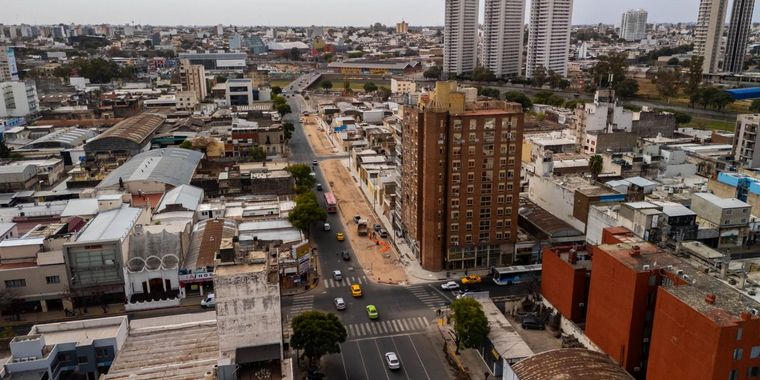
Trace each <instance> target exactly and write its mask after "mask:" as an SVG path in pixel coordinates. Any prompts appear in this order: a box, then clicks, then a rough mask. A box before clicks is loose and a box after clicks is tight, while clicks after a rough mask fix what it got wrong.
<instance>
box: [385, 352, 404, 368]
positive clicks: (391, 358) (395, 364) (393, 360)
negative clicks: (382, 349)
mask: <svg viewBox="0 0 760 380" xmlns="http://www.w3.org/2000/svg"><path fill="white" fill-rule="evenodd" d="M385 363H386V364H388V369H399V368H401V361H399V360H398V356H397V355H396V353H395V352H386V353H385Z"/></svg>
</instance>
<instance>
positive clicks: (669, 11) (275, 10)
mask: <svg viewBox="0 0 760 380" xmlns="http://www.w3.org/2000/svg"><path fill="white" fill-rule="evenodd" d="M594 3H595V1H594V0H575V1H574V5H573V20H572V23H573V24H574V25H579V24H596V23H600V22H601V23H605V24H615V25H618V24H619V23H620V15H621V14H622V13H623V12H625V11H626V10H628V9H633V8H644V9H645V10H647V11H648V12H649V22H650V23H665V22H696V19H697V12H698V9H699V1H698V0H673V1H668V2H658V1H654V0H636V1H624V0H610V1H608V2H607V3H608V6H605V7H598V6H594ZM67 4H68V6H67V7H65V8H64V9H61V6H60V3H59V2H56V1H53V0H34V1H28V2H22V1H10V2H9V3H8V4H4V12H2V14H0V23H3V24H17V23H27V24H54V23H56V24H57V23H79V24H101V23H110V24H125V23H130V22H134V23H136V24H146V25H215V24H220V23H221V24H224V25H229V24H234V25H263V26H297V25H303V26H305V25H335V26H343V25H353V26H366V25H370V24H372V23H375V22H381V23H384V24H386V25H389V26H392V25H395V23H396V22H398V21H401V20H402V19H403V20H406V21H407V22H409V24H410V25H415V26H418V25H426V26H443V22H444V14H443V13H444V12H443V10H444V7H443V0H419V1H415V2H413V3H411V4H410V3H409V2H405V1H403V0H387V1H384V2H382V3H379V2H371V1H360V2H356V1H354V2H351V4H352V5H351V6H347V2H346V1H345V0H323V1H321V2H319V3H316V2H314V3H312V2H305V1H303V0H281V1H279V2H263V1H243V0H221V1H219V2H217V4H220V5H225V6H222V7H221V8H219V9H236V10H237V11H235V12H216V13H209V12H207V10H206V8H207V6H208V4H206V3H203V2H201V1H198V0H189V1H181V0H167V1H161V2H148V1H146V0H133V1H131V2H123V3H110V2H109V3H105V2H93V1H91V0H71V1H69V2H68V3H67ZM529 6H530V0H527V2H526V7H529ZM293 7H298V9H302V10H304V12H298V14H294V13H293V12H292V9H294V8H293ZM759 7H760V4H755V7H754V11H753V15H754V14H756V13H757V11H758V8H759ZM335 9H340V10H341V11H343V12H347V13H348V14H347V15H345V14H342V15H341V17H335V16H336V14H335V11H334V10H335ZM146 10H148V11H150V12H146ZM354 10H355V13H354V12H352V11H354ZM146 13H150V14H146ZM346 16H348V17H346ZM482 16H483V15H482V10H481V16H480V20H481V22H482V19H483V17H482ZM753 19H754V18H753Z"/></svg>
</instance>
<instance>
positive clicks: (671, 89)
mask: <svg viewBox="0 0 760 380" xmlns="http://www.w3.org/2000/svg"><path fill="white" fill-rule="evenodd" d="M679 79H680V78H679V75H678V72H677V71H675V70H668V69H664V68H660V69H659V70H658V71H657V75H656V76H655V77H654V78H653V79H652V83H654V85H655V87H656V88H657V93H658V94H660V96H662V97H663V98H665V99H666V100H667V102H668V103H670V98H672V97H674V96H678V87H679V86H680V83H679Z"/></svg>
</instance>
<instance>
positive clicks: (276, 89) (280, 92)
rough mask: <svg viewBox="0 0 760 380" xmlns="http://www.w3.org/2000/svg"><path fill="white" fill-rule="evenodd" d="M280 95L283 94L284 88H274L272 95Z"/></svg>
mask: <svg viewBox="0 0 760 380" xmlns="http://www.w3.org/2000/svg"><path fill="white" fill-rule="evenodd" d="M280 94H282V87H280V86H272V95H280Z"/></svg>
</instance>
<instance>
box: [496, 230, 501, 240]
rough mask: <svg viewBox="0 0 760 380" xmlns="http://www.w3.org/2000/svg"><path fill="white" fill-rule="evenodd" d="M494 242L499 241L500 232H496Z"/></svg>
mask: <svg viewBox="0 0 760 380" xmlns="http://www.w3.org/2000/svg"><path fill="white" fill-rule="evenodd" d="M496 240H501V232H496Z"/></svg>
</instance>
